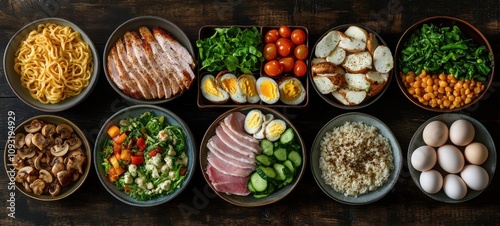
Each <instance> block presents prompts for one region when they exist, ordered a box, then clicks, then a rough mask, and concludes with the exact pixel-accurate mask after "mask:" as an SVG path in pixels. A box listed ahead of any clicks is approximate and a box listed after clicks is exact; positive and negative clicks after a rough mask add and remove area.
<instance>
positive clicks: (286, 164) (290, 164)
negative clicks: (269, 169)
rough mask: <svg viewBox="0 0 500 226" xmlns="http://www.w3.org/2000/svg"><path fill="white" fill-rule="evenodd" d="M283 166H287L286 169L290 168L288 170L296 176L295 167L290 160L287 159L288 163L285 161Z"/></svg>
mask: <svg viewBox="0 0 500 226" xmlns="http://www.w3.org/2000/svg"><path fill="white" fill-rule="evenodd" d="M283 165H285V166H286V168H288V170H290V173H291V174H292V175H295V166H294V165H293V162H292V161H290V159H287V160H286V161H284V162H283Z"/></svg>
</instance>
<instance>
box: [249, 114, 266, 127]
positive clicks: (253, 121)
mask: <svg viewBox="0 0 500 226" xmlns="http://www.w3.org/2000/svg"><path fill="white" fill-rule="evenodd" d="M248 117H249V119H248V122H247V126H248V127H249V128H255V127H257V126H259V125H261V124H262V117H260V115H259V114H258V113H255V114H251V115H250V116H248Z"/></svg>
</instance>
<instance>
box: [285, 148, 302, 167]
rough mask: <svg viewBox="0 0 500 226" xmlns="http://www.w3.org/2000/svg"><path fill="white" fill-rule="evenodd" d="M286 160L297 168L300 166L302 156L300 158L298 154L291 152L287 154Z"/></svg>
mask: <svg viewBox="0 0 500 226" xmlns="http://www.w3.org/2000/svg"><path fill="white" fill-rule="evenodd" d="M288 159H290V161H292V163H293V166H294V167H295V168H298V167H299V166H300V165H302V156H300V154H299V152H297V151H291V152H290V154H288Z"/></svg>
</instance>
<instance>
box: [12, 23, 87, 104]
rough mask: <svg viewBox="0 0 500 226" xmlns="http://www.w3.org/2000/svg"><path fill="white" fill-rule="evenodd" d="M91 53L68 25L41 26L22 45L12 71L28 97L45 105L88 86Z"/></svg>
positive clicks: (74, 94) (78, 35)
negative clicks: (17, 76) (26, 90)
mask: <svg viewBox="0 0 500 226" xmlns="http://www.w3.org/2000/svg"><path fill="white" fill-rule="evenodd" d="M93 67H94V64H93V61H92V52H91V50H90V48H89V46H88V44H87V43H86V42H84V41H83V39H82V38H81V36H80V33H79V32H77V31H74V30H73V29H71V28H70V27H68V26H60V25H57V24H54V23H47V24H40V25H38V27H37V29H36V30H34V31H31V32H30V33H29V34H28V36H27V37H26V39H25V40H24V41H23V42H21V44H20V46H19V49H18V50H17V52H16V59H15V65H14V69H15V71H16V72H17V73H18V74H19V75H21V84H22V86H23V87H26V88H27V89H28V90H29V92H30V95H31V96H32V97H33V98H35V99H37V100H39V101H40V102H42V103H44V104H55V103H58V102H59V101H62V100H64V99H67V98H69V97H72V96H76V95H78V94H80V92H81V91H82V89H84V88H85V87H87V86H88V85H89V80H90V76H91V74H92V70H93Z"/></svg>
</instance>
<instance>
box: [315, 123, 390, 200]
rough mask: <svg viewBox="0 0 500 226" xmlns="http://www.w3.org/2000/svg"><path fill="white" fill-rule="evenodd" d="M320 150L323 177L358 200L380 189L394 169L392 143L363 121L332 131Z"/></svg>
mask: <svg viewBox="0 0 500 226" xmlns="http://www.w3.org/2000/svg"><path fill="white" fill-rule="evenodd" d="M320 151H321V157H320V158H319V167H320V169H321V172H322V173H321V177H322V178H323V179H324V180H325V182H326V184H328V185H330V186H331V187H332V188H333V189H335V190H336V191H337V192H340V193H343V194H344V195H345V196H354V197H357V196H358V195H361V194H364V193H367V192H369V191H373V190H376V189H377V188H378V187H380V186H382V185H383V184H384V183H385V182H386V181H387V180H388V178H389V175H390V172H391V170H393V169H394V163H393V162H394V160H393V159H394V157H393V155H392V148H391V145H390V144H389V140H388V139H387V138H386V137H384V136H383V135H382V134H380V133H379V132H378V131H377V128H375V127H374V126H370V125H366V124H365V123H363V122H346V123H345V124H344V125H343V126H341V127H336V128H334V129H333V131H328V132H327V133H326V134H325V136H324V137H323V139H322V140H321V143H320Z"/></svg>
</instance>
